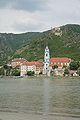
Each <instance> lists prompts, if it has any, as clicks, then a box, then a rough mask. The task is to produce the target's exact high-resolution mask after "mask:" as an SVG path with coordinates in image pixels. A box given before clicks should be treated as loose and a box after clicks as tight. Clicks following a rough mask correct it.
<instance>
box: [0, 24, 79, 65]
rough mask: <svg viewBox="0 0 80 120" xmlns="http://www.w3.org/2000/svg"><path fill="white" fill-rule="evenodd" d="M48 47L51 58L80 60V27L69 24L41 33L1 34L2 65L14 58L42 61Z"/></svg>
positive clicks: (0, 59)
mask: <svg viewBox="0 0 80 120" xmlns="http://www.w3.org/2000/svg"><path fill="white" fill-rule="evenodd" d="M46 45H48V46H49V49H50V54H51V57H70V58H72V59H75V60H80V25H74V24H68V25H65V26H61V27H60V28H53V29H51V30H49V31H45V32H41V33H40V32H28V33H22V34H12V33H9V34H7V33H0V64H3V63H5V62H6V61H8V60H9V59H11V58H14V57H24V58H26V59H27V60H30V61H31V60H42V59H43V57H44V49H45V46H46Z"/></svg>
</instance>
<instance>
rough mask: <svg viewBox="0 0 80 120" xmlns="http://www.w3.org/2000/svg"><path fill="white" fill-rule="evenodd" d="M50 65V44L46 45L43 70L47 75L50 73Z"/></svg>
mask: <svg viewBox="0 0 80 120" xmlns="http://www.w3.org/2000/svg"><path fill="white" fill-rule="evenodd" d="M49 65H50V53H49V48H48V46H46V48H45V54H44V70H43V74H45V75H48V74H49Z"/></svg>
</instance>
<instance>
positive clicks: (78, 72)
mask: <svg viewBox="0 0 80 120" xmlns="http://www.w3.org/2000/svg"><path fill="white" fill-rule="evenodd" d="M77 74H78V75H79V76H80V67H79V68H78V70H77Z"/></svg>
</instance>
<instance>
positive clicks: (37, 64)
mask: <svg viewBox="0 0 80 120" xmlns="http://www.w3.org/2000/svg"><path fill="white" fill-rule="evenodd" d="M22 65H26V66H33V65H35V66H42V65H43V63H42V62H38V61H32V62H24V63H23V64H22Z"/></svg>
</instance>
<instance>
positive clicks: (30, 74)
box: [27, 71, 35, 76]
mask: <svg viewBox="0 0 80 120" xmlns="http://www.w3.org/2000/svg"><path fill="white" fill-rule="evenodd" d="M34 74H35V73H34V71H27V75H28V76H34Z"/></svg>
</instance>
